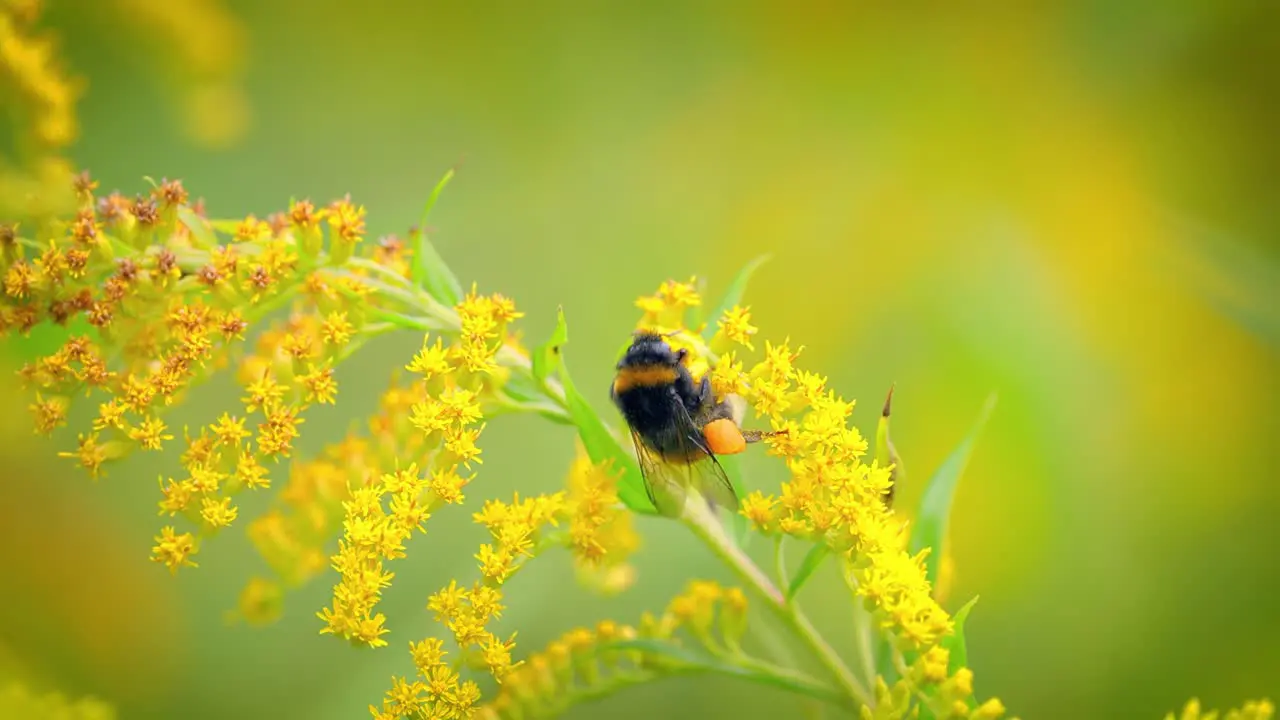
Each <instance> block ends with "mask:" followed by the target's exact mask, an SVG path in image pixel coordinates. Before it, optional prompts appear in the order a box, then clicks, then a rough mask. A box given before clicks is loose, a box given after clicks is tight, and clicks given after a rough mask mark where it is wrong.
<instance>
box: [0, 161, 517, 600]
mask: <svg viewBox="0 0 1280 720" xmlns="http://www.w3.org/2000/svg"><path fill="white" fill-rule="evenodd" d="M69 179H70V178H69ZM69 187H71V188H72V190H73V192H74V193H75V196H76V198H77V205H78V209H77V210H75V211H74V212H73V213H71V214H69V215H67V216H63V217H54V218H46V219H45V220H44V221H41V222H38V223H36V224H34V225H32V226H30V227H29V228H28V227H21V228H20V227H16V226H13V225H6V226H3V227H0V279H2V280H3V283H2V289H0V335H6V334H12V333H18V334H27V333H30V332H31V331H32V330H34V329H35V328H37V327H38V326H41V325H47V326H61V327H66V328H68V329H69V330H70V333H69V334H68V339H67V340H66V341H65V342H64V343H63V344H62V345H61V347H59V348H57V349H56V350H55V351H54V352H52V353H50V354H48V355H46V356H44V357H41V358H39V359H38V360H36V361H34V362H31V363H29V364H27V365H26V366H25V367H23V369H22V370H21V372H20V377H21V379H22V382H23V385H24V387H25V388H27V389H28V390H29V391H30V397H31V401H30V403H29V408H30V411H31V413H32V415H33V419H34V422H33V425H34V427H35V429H36V430H37V432H40V433H43V434H52V433H54V432H55V431H57V430H58V429H59V428H61V427H62V426H64V425H66V424H67V423H68V418H69V417H70V415H69V411H70V409H71V405H72V404H73V400H74V401H77V402H78V401H79V400H80V398H88V400H89V402H91V403H94V404H95V405H96V407H97V413H96V417H94V418H93V419H92V420H91V422H90V423H88V424H87V426H86V427H84V428H82V429H80V430H79V432H78V441H77V443H76V449H75V450H73V451H66V452H62V453H60V454H61V455H63V456H64V457H69V458H72V459H74V460H76V461H77V462H78V463H79V465H81V466H82V467H83V468H84V469H85V470H86V471H88V473H89V474H90V475H91V476H92V477H94V478H98V477H101V476H103V475H105V474H106V472H107V468H108V466H110V465H111V464H112V463H113V462H115V461H118V460H120V459H121V458H124V457H125V456H127V455H129V454H130V453H132V452H135V451H138V450H142V451H151V452H155V451H161V450H164V449H166V448H168V447H169V446H170V443H171V442H173V441H174V439H175V437H179V438H181V439H180V440H178V442H180V443H181V445H182V447H183V452H182V454H181V463H182V467H183V473H182V474H180V475H177V476H175V477H163V478H161V481H160V500H159V503H158V506H159V512H160V514H161V515H163V516H166V517H170V518H175V517H179V516H180V517H181V518H183V519H185V520H187V521H188V522H190V523H191V524H192V525H193V526H194V531H185V532H183V531H179V530H178V528H177V527H176V525H172V524H171V525H166V526H164V527H163V528H162V529H161V532H160V533H159V535H157V536H156V541H155V546H154V548H153V549H152V559H153V560H155V561H156V562H159V563H163V564H164V565H165V566H167V567H169V568H170V569H171V570H175V571H176V570H177V569H178V568H180V567H183V566H194V565H195V564H196V563H195V561H194V559H193V556H194V555H195V554H196V552H197V550H198V548H199V546H200V543H199V537H198V536H201V535H212V534H215V533H216V532H218V531H219V530H221V529H223V528H225V527H227V526H229V525H231V524H233V523H234V522H235V521H236V520H237V519H238V516H239V510H238V508H237V507H236V505H235V504H234V503H235V501H234V497H235V495H236V494H238V493H239V492H241V491H242V490H244V489H251V490H252V489H261V488H266V487H268V486H269V485H270V484H271V478H270V472H269V468H270V467H271V466H272V465H273V464H274V463H277V462H278V461H279V460H281V459H291V458H292V457H293V456H294V445H295V442H296V441H297V438H298V437H299V434H300V429H301V426H302V425H303V423H304V422H305V418H304V417H303V414H304V412H305V411H306V410H307V409H308V408H310V407H312V406H314V405H324V404H333V403H334V402H335V400H336V395H337V390H338V385H337V380H336V378H335V374H334V368H335V366H336V365H337V364H338V363H339V362H341V361H342V360H343V359H344V358H345V357H346V356H347V355H349V354H350V353H351V352H352V351H354V350H355V349H356V348H357V347H358V346H359V345H360V344H361V343H362V342H363V341H364V340H365V339H366V338H367V337H368V336H369V335H370V334H372V332H374V331H376V330H377V329H378V328H376V327H375V328H373V329H371V330H370V331H368V332H366V330H365V329H366V328H368V327H369V321H368V318H369V315H370V313H377V312H380V311H379V309H378V308H379V306H380V305H381V304H384V303H389V302H393V300H392V299H390V298H389V297H387V296H385V295H384V293H383V291H385V292H386V295H391V294H393V293H391V291H390V290H387V289H386V286H385V284H384V283H382V281H381V280H380V279H379V278H381V277H383V276H384V275H387V274H392V275H393V277H398V276H394V271H392V270H390V269H388V268H387V267H386V266H384V265H381V264H379V263H378V262H375V261H373V260H371V259H368V258H366V257H363V256H356V255H355V254H354V248H355V247H356V246H357V245H358V244H359V243H360V241H361V240H362V238H363V233H364V221H363V216H364V209H363V208H362V207H359V206H356V205H354V204H352V203H351V201H350V200H349V199H342V200H339V201H337V202H334V203H332V204H331V205H329V206H327V207H323V208H317V207H315V206H313V205H312V204H311V203H310V202H308V201H301V202H296V203H294V204H293V205H292V206H291V208H290V211H289V213H287V214H286V213H276V214H274V215H271V216H270V217H268V218H267V219H266V220H259V219H258V218H255V217H253V216H250V217H248V218H245V219H244V220H242V221H239V222H229V223H228V222H210V221H208V220H206V219H205V218H204V217H203V210H202V207H201V203H199V202H197V203H195V204H191V203H190V202H189V196H188V193H187V191H186V189H185V188H184V187H183V185H182V184H181V183H180V182H179V181H176V180H173V181H164V182H161V183H159V184H156V185H154V187H153V188H152V190H151V191H150V192H149V193H148V194H146V195H138V196H136V197H135V198H133V199H128V198H126V197H124V196H122V195H120V194H119V193H111V194H109V195H106V196H103V197H97V196H95V192H94V191H95V190H96V187H97V183H96V182H94V181H93V180H92V179H90V178H89V176H88V175H87V174H81V175H79V176H78V177H76V178H74V182H72V183H69ZM325 224H327V225H328V226H329V231H330V232H329V233H328V243H327V244H326V242H325V240H326V238H325V233H324V230H323V226H324V225H325ZM335 254H342V255H345V256H346V257H347V258H348V259H349V262H348V263H347V264H345V265H341V266H339V265H337V264H336V262H335V260H334V256H335ZM368 254H373V255H376V256H378V257H379V258H381V259H382V260H384V261H385V262H387V263H394V264H395V265H396V266H397V267H404V262H403V259H404V253H403V251H401V250H399V249H398V248H394V245H393V244H392V243H386V244H384V245H380V246H379V249H378V251H376V252H374V253H366V255H368ZM400 282H401V283H405V282H407V281H406V280H404V279H403V278H401V279H400ZM379 288H381V290H379ZM486 302H489V303H491V304H492V307H490V306H489V305H485V303H486ZM468 303H469V304H468ZM464 305H465V306H466V307H465V308H464V309H463V312H464V315H465V312H466V311H467V310H468V309H474V310H475V311H477V312H480V311H483V312H484V313H485V314H486V315H485V317H486V318H498V324H497V325H494V326H492V327H489V328H488V331H489V332H493V333H496V332H498V330H499V329H501V327H503V323H505V322H506V321H508V320H509V319H510V318H512V317H515V316H516V315H517V314H516V313H514V310H513V309H512V308H511V307H510V303H509V301H506V300H505V299H503V298H500V297H498V298H489V299H484V298H478V297H476V296H474V295H472V296H470V297H469V298H468V300H467V302H466V303H464ZM282 307H288V308H289V312H288V313H287V314H286V315H285V317H283V318H282V319H279V320H276V321H274V322H271V323H269V324H266V325H265V327H262V328H261V332H260V333H259V335H258V337H257V338H256V340H255V341H254V345H253V347H252V352H246V348H245V346H244V345H245V343H244V340H245V338H246V335H247V334H248V333H249V332H250V331H252V330H253V329H254V328H255V326H256V325H257V324H258V323H259V321H260V320H262V319H264V318H266V317H267V316H269V315H272V314H275V313H277V312H278V310H279V309H281V308H282ZM469 322H476V321H475V320H470V321H469ZM382 329H386V328H385V327H383V328H382ZM484 332H485V330H484V328H483V327H481V328H480V329H477V331H476V333H475V335H474V337H473V338H471V339H468V340H466V341H463V342H459V343H458V346H457V351H456V353H455V355H453V356H451V358H450V359H451V361H454V362H456V363H457V364H458V365H459V366H465V365H467V364H468V363H471V364H475V363H476V362H477V361H476V360H475V358H476V356H477V354H478V353H479V352H480V350H478V349H477V348H478V347H480V346H477V345H476V344H475V343H476V342H477V340H476V338H482V337H484V335H483V333H484ZM493 337H494V336H490V337H488V339H489V340H492V339H493ZM483 348H484V349H488V350H492V348H493V345H492V344H490V345H484V346H483ZM232 364H235V366H236V369H237V372H236V374H237V377H238V380H239V382H240V385H241V387H242V388H243V393H242V397H241V399H240V403H239V404H238V406H237V407H234V408H228V409H227V410H225V411H223V412H221V414H220V415H218V416H217V417H216V419H215V420H213V421H212V422H209V423H207V424H205V425H203V426H201V427H198V428H197V429H195V430H194V431H192V430H191V429H190V428H185V427H184V428H181V429H176V428H173V427H170V425H169V424H168V422H166V420H165V416H166V415H167V413H168V411H169V410H170V409H172V408H173V407H174V406H176V405H177V404H179V403H181V402H182V401H183V399H184V398H185V396H186V394H187V393H188V391H189V390H190V389H191V388H192V387H193V386H194V385H196V384H197V383H199V382H200V381H202V380H204V379H206V378H207V377H209V376H210V375H212V374H213V373H215V372H217V371H218V370H220V369H222V368H224V367H227V366H229V365H232ZM480 386H481V384H480V383H477V384H476V387H477V388H478V387H480ZM425 387H426V386H425V384H423V385H422V386H421V387H417V388H413V387H411V388H409V389H406V390H402V391H400V394H399V395H398V397H403V396H404V395H405V393H414V392H416V393H418V395H419V396H420V397H419V398H418V400H420V401H421V402H417V404H415V405H413V406H412V409H413V411H414V413H415V417H419V418H422V417H425V415H424V413H425V412H427V410H428V409H429V408H435V407H437V405H439V406H440V407H442V408H443V411H442V412H443V413H444V414H443V415H442V416H441V417H442V418H443V421H442V422H443V425H442V426H441V428H442V429H443V432H442V433H440V434H438V435H437V436H436V437H438V438H442V439H443V440H442V441H443V444H444V446H445V447H444V451H443V452H444V454H447V455H448V456H449V457H451V458H454V459H455V460H456V461H458V462H463V463H465V462H469V461H470V460H472V459H474V457H475V453H476V452H477V451H476V450H475V447H474V441H475V437H476V435H477V434H478V429H477V428H474V427H471V424H472V423H471V420H472V419H474V418H477V417H478V416H479V415H478V413H479V410H478V408H476V407H474V403H472V402H471V400H470V399H469V398H471V399H474V397H475V396H474V393H475V391H474V390H462V389H459V390H458V391H457V392H452V391H451V392H447V393H445V394H443V395H439V396H437V400H431V398H430V397H428V396H427V394H426V392H425ZM469 393H470V394H469ZM407 409H408V408H407V407H405V408H387V409H386V413H384V415H385V414H387V413H389V414H391V415H396V414H398V413H400V412H401V411H403V410H407ZM450 418H453V419H450ZM454 420H457V421H456V422H454ZM384 422H385V420H384ZM422 429H425V428H422ZM411 431H412V428H409V427H405V428H403V430H402V431H401V432H400V436H401V437H402V438H403V437H404V436H407V435H408V434H409V433H410V432H411ZM419 435H421V433H419ZM423 442H425V438H419V439H417V440H412V441H410V440H405V441H404V442H402V443H400V445H399V446H398V447H397V448H395V449H394V450H396V451H403V450H406V449H414V448H416V447H419V445H415V444H414V443H418V444H421V443H423ZM355 444H356V441H355V440H352V441H351V443H350V444H349V445H348V446H346V447H345V448H341V449H340V452H339V453H338V454H337V455H336V456H335V455H334V454H329V455H328V456H326V457H324V458H323V459H322V460H320V461H317V462H316V463H314V464H310V465H303V466H302V467H301V470H298V469H297V468H295V473H294V474H293V476H292V477H291V478H290V485H289V487H287V488H286V489H285V491H284V492H283V493H282V494H281V502H282V504H283V505H284V506H285V509H286V510H290V509H293V510H296V511H297V512H296V513H295V514H293V515H292V516H290V517H291V519H292V520H293V521H294V522H293V524H292V526H288V525H289V524H288V523H286V522H285V519H286V513H284V512H281V509H280V508H277V509H276V510H273V511H272V512H271V513H269V514H268V515H267V516H266V517H265V518H260V519H259V520H260V521H259V522H257V523H255V525H254V527H253V530H252V534H253V535H254V538H255V540H256V541H257V542H258V545H259V547H260V549H263V550H264V555H268V556H270V557H268V560H269V561H271V560H275V562H274V563H273V565H274V566H275V567H276V568H277V571H278V572H279V573H280V575H281V576H282V578H284V579H285V580H287V581H301V580H302V579H305V578H306V577H308V576H310V575H312V574H314V573H315V572H317V571H318V570H320V569H322V568H323V567H324V564H325V563H324V553H323V552H322V551H321V550H320V548H321V547H322V546H323V545H324V543H325V542H327V541H329V540H330V538H331V537H332V534H333V532H334V531H335V527H334V523H335V520H334V510H335V508H336V511H337V512H338V513H340V512H341V507H340V505H339V504H340V503H341V502H342V501H344V500H346V499H347V496H348V490H347V478H348V477H349V471H350V470H351V469H352V468H353V467H354V466H353V464H352V458H351V457H347V455H350V451H351V450H353V449H355V448H354V445H355ZM423 447H425V446H423ZM394 454H395V453H394V452H393V453H392V455H393V456H394ZM326 461H327V462H328V463H329V465H328V466H326V465H325V464H324V463H325V462H326ZM379 465H380V467H379V469H378V471H377V472H375V473H372V474H371V475H368V476H365V477H380V476H381V475H382V474H383V473H385V472H389V471H390V470H391V469H392V468H391V466H390V464H388V463H379ZM335 466H337V467H335ZM326 469H327V470H329V471H333V470H340V472H338V473H336V474H335V473H334V472H328V473H327V474H326ZM441 477H444V476H441ZM362 480H363V478H362ZM435 484H436V485H437V486H439V487H441V488H444V490H445V493H446V495H447V494H450V493H455V491H454V490H449V489H448V486H449V482H447V481H446V480H441V479H440V478H437V479H436V481H435ZM312 501H317V502H312ZM303 528H305V530H304V529H303ZM290 536H292V538H294V539H300V540H299V541H298V542H288V540H289V538H290ZM286 566H288V567H286ZM257 589H258V590H259V591H261V590H263V589H265V586H263V585H258V586H257ZM259 594H261V593H259ZM245 603H246V604H247V605H249V606H260V605H261V603H255V602H254V601H253V598H251V597H246V598H245Z"/></svg>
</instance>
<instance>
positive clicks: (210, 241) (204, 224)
mask: <svg viewBox="0 0 1280 720" xmlns="http://www.w3.org/2000/svg"><path fill="white" fill-rule="evenodd" d="M178 220H179V222H181V223H182V224H183V225H186V226H187V229H188V230H190V231H191V235H192V236H193V237H194V238H195V239H196V244H197V245H198V246H200V247H206V248H214V247H217V246H218V236H217V234H216V233H215V232H214V227H213V225H212V224H210V222H209V221H208V220H205V219H204V218H202V217H200V216H199V215H197V214H196V213H195V211H194V210H192V209H191V208H189V207H187V206H185V205H180V206H178ZM237 224H239V223H237Z"/></svg>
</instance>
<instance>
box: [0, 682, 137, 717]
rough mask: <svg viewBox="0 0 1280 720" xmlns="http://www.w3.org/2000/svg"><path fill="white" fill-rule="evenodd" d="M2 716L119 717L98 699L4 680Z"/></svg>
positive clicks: (0, 699)
mask: <svg viewBox="0 0 1280 720" xmlns="http://www.w3.org/2000/svg"><path fill="white" fill-rule="evenodd" d="M0 717H6V718H14V719H15V720H17V719H18V718H21V720H115V718H116V711H115V708H114V707H112V706H111V705H110V704H108V703H106V702H103V701H102V700H99V699H97V698H93V697H82V698H69V697H67V696H65V695H63V694H62V693H59V692H43V693H42V692H35V691H33V690H32V689H31V688H29V687H27V686H26V685H24V684H22V683H19V682H14V681H8V682H3V681H0Z"/></svg>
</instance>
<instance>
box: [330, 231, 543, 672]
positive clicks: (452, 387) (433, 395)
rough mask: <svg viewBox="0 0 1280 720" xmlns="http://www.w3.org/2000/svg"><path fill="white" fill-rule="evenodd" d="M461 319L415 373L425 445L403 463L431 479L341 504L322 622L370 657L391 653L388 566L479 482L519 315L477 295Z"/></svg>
mask: <svg viewBox="0 0 1280 720" xmlns="http://www.w3.org/2000/svg"><path fill="white" fill-rule="evenodd" d="M355 217H357V215H355V214H351V213H348V214H347V215H346V216H345V217H343V218H341V219H340V220H339V221H338V223H337V225H336V226H335V227H336V228H337V232H338V233H339V234H340V235H341V234H342V232H343V230H342V228H343V227H348V228H349V227H352V226H353V224H354V223H355V222H356V220H355V219H354V218H355ZM352 236H353V237H358V234H355V233H353V234H352ZM456 311H457V313H458V317H459V320H460V322H461V325H462V327H463V328H464V332H463V333H462V334H461V335H459V336H458V337H457V338H456V339H455V340H454V341H453V342H452V343H451V344H450V345H448V346H445V345H444V343H443V340H442V339H441V338H437V339H436V342H435V344H434V345H432V344H431V342H430V340H431V339H430V337H426V338H424V340H423V350H422V352H420V353H419V354H418V355H417V357H415V358H414V359H413V361H412V362H410V363H409V365H408V366H407V369H408V370H409V371H410V372H413V373H416V374H418V375H420V376H421V380H420V381H419V383H418V384H417V385H416V386H415V388H414V389H415V390H416V393H415V394H414V397H413V401H412V403H411V404H410V405H409V408H408V410H409V413H408V418H409V420H408V422H409V424H410V426H411V427H412V429H413V431H415V432H414V435H415V436H416V440H417V443H416V446H415V447H413V451H414V452H413V454H412V455H403V454H402V455H401V457H412V458H414V459H416V460H417V461H420V462H422V463H423V469H424V472H425V473H426V475H425V476H422V475H420V474H419V471H418V467H417V465H416V464H415V465H412V466H410V468H409V469H407V470H400V471H397V472H395V473H388V474H384V475H382V476H381V479H380V480H379V479H377V478H375V477H373V476H369V477H367V478H355V483H354V484H353V486H352V487H351V488H350V496H351V499H350V500H347V501H345V502H344V503H343V507H344V509H345V519H344V521H343V538H342V540H341V541H340V543H339V549H338V554H337V555H335V556H334V557H333V567H334V569H336V570H337V571H338V573H339V574H340V575H341V576H342V580H341V582H340V583H339V584H338V585H337V586H335V587H334V595H333V604H332V607H330V608H326V609H324V610H323V611H322V612H321V613H319V615H320V618H321V619H322V620H324V621H325V623H326V626H325V628H324V629H323V630H322V632H330V633H334V634H336V635H340V636H342V637H344V638H346V639H348V640H350V641H352V642H354V643H358V644H364V645H368V646H370V647H380V646H382V645H386V641H385V640H383V639H382V635H383V634H385V633H386V632H387V630H386V629H385V628H384V627H383V623H384V621H385V618H384V617H383V615H382V614H381V613H376V612H375V610H374V608H375V605H376V604H377V602H378V599H379V597H380V596H381V592H382V589H383V588H385V587H386V586H387V585H389V584H390V582H391V578H392V574H391V573H388V572H385V570H384V568H383V561H384V560H394V559H397V558H401V557H403V556H404V541H405V540H406V539H407V538H408V537H409V536H410V535H411V534H412V533H413V532H414V531H415V530H418V531H421V530H423V529H424V527H423V526H424V524H425V523H426V521H427V519H429V518H430V516H431V513H432V512H433V511H434V510H435V509H436V508H438V507H440V506H442V505H445V504H449V503H461V502H462V501H463V499H464V498H463V494H462V491H463V488H465V487H466V485H467V483H468V482H470V479H471V478H470V476H469V475H467V474H466V471H468V470H469V469H470V467H471V464H472V463H480V462H481V459H480V448H479V447H478V446H477V445H476V441H477V439H478V438H479V436H480V432H481V430H483V428H484V425H483V423H482V420H483V417H484V412H483V409H482V407H481V404H480V402H481V400H482V399H483V398H484V397H485V379H484V376H485V375H486V374H487V373H488V372H489V371H490V370H491V369H492V368H493V367H494V365H493V355H494V354H495V353H496V352H497V350H498V348H500V347H501V338H502V337H504V335H505V333H506V328H507V325H508V324H509V323H510V322H511V321H512V320H514V319H515V318H518V317H519V316H520V313H518V312H516V310H515V306H514V304H513V303H511V301H510V300H508V299H506V298H504V297H502V296H500V295H495V296H492V297H481V296H479V295H477V294H476V293H475V291H474V290H473V291H472V292H471V293H470V294H469V295H468V296H467V297H466V298H465V299H464V300H462V301H461V302H460V303H459V304H458V306H457V308H456ZM405 449H407V448H401V450H402V451H403V450H405ZM460 471H461V472H460ZM384 496H389V498H390V501H389V502H390V505H389V507H388V508H384V507H383V505H382V498H383V497H384ZM460 644H461V643H460ZM464 647H465V646H464Z"/></svg>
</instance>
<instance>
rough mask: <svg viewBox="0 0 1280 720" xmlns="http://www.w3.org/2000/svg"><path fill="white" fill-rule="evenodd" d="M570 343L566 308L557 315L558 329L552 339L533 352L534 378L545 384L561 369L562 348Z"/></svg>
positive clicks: (561, 309) (554, 331) (552, 334)
mask: <svg viewBox="0 0 1280 720" xmlns="http://www.w3.org/2000/svg"><path fill="white" fill-rule="evenodd" d="M567 342H569V326H568V325H566V324H565V321H564V308H560V309H559V310H558V311H557V313H556V328H555V330H553V331H552V332H551V337H550V338H548V339H547V341H546V342H544V343H542V344H541V345H539V346H538V348H537V349H536V350H534V351H533V376H534V377H535V378H537V379H538V382H543V381H544V380H546V379H547V377H548V376H550V375H551V373H553V372H555V371H556V370H557V369H558V368H559V367H560V348H561V347H563V346H564V344H565V343H567Z"/></svg>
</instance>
